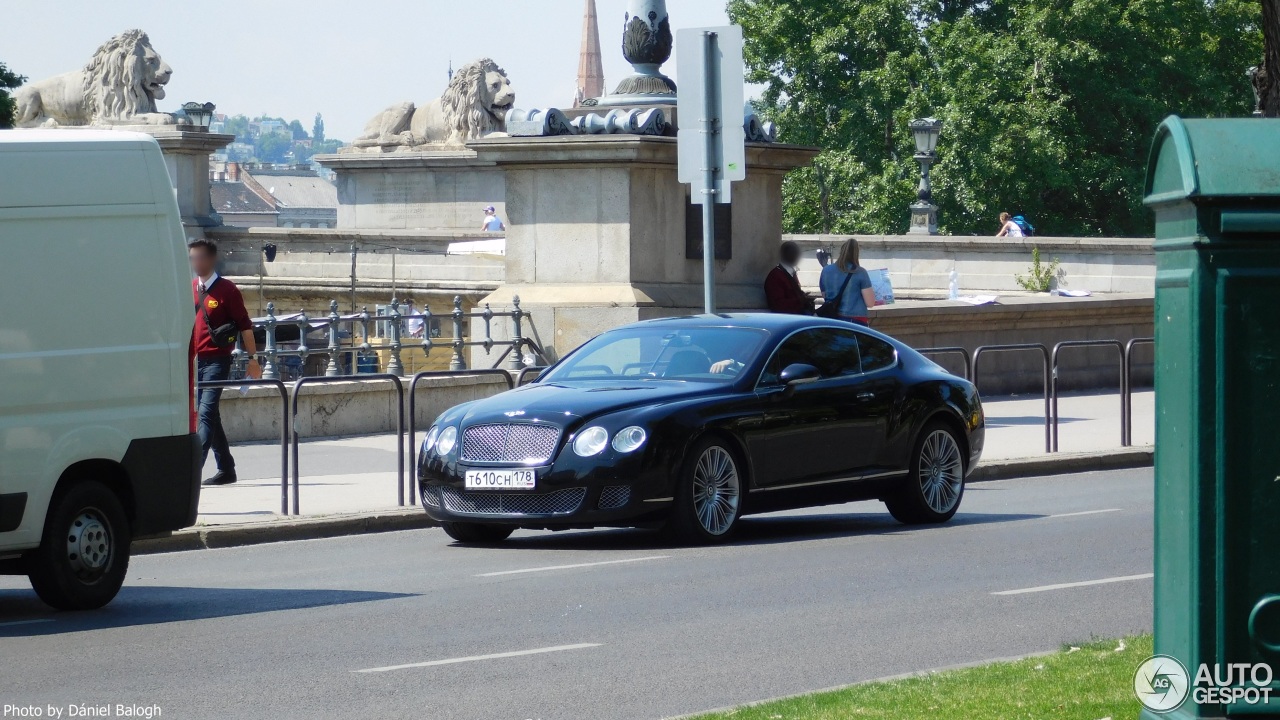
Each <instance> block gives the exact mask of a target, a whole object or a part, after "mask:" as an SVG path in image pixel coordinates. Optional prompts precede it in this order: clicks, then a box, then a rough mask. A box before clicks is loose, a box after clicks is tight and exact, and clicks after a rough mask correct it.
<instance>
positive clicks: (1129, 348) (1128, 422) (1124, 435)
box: [1120, 337, 1156, 447]
mask: <svg viewBox="0 0 1280 720" xmlns="http://www.w3.org/2000/svg"><path fill="white" fill-rule="evenodd" d="M1155 343H1156V339H1155V338H1150V337H1143V338H1133V339H1131V340H1129V342H1127V343H1125V346H1124V391H1123V392H1124V418H1123V423H1124V424H1123V426H1122V427H1121V428H1120V444H1121V445H1122V446H1124V447H1133V349H1134V348H1135V347H1137V346H1139V345H1155Z"/></svg>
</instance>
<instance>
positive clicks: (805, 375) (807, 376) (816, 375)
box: [778, 363, 822, 387]
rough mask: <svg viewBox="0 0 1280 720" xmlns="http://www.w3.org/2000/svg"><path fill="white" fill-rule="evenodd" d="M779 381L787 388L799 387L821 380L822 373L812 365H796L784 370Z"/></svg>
mask: <svg viewBox="0 0 1280 720" xmlns="http://www.w3.org/2000/svg"><path fill="white" fill-rule="evenodd" d="M778 379H779V380H781V381H782V384H783V385H786V386H787V387H795V386H797V385H805V384H807V383H811V382H817V381H818V380H821V379H822V373H820V372H818V368H816V367H814V366H812V365H806V364H804V363H795V364H792V365H788V366H787V367H786V368H784V369H783V371H782V374H781V375H779V376H778Z"/></svg>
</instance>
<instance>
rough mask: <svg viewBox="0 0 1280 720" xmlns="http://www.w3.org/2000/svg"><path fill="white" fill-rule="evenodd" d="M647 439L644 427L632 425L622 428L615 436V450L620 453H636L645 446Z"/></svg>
mask: <svg viewBox="0 0 1280 720" xmlns="http://www.w3.org/2000/svg"><path fill="white" fill-rule="evenodd" d="M646 437H647V436H646V435H645V432H644V428H642V427H637V426H635V425H632V426H631V427H625V428H622V429H621V430H619V431H618V434H617V435H614V436H613V449H614V450H617V451H618V452H620V453H629V452H635V451H636V450H639V449H640V446H641V445H643V444H644V441H645V438H646Z"/></svg>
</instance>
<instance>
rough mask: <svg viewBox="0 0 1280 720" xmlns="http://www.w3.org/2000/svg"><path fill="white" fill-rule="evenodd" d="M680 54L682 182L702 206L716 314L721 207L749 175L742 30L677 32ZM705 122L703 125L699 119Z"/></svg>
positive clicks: (708, 301)
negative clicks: (682, 122)
mask: <svg viewBox="0 0 1280 720" xmlns="http://www.w3.org/2000/svg"><path fill="white" fill-rule="evenodd" d="M676 46H677V52H678V53H679V57H678V64H679V75H680V90H679V100H678V107H679V109H680V117H684V118H688V119H689V120H690V122H686V123H685V124H684V127H682V128H680V146H679V155H680V163H679V166H678V177H679V179H680V182H682V183H687V184H689V186H690V189H689V200H690V201H691V202H692V203H694V204H700V205H702V282H703V309H704V310H705V311H706V312H707V313H714V312H715V311H716V295H715V269H716V207H715V206H716V205H727V204H729V202H730V200H731V199H732V197H733V182H734V181H738V180H744V179H746V177H747V156H746V134H745V131H744V129H743V123H742V120H741V118H742V115H743V109H742V108H743V105H744V102H743V82H742V75H743V62H742V28H740V27H738V26H736V25H727V26H722V27H707V28H686V29H684V30H681V31H679V32H678V33H677V34H676ZM695 119H699V120H698V121H697V122H693V120H695Z"/></svg>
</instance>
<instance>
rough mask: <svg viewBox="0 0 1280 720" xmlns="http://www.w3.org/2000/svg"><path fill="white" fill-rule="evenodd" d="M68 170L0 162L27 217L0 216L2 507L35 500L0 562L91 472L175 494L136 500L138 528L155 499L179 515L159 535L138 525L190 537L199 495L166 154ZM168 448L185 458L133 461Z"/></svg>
mask: <svg viewBox="0 0 1280 720" xmlns="http://www.w3.org/2000/svg"><path fill="white" fill-rule="evenodd" d="M63 157H64V153H59V152H52V153H50V154H48V155H46V154H45V153H43V152H40V151H37V150H33V151H31V152H25V151H19V152H12V151H10V152H4V153H0V195H6V196H7V197H9V198H12V197H15V195H16V193H15V195H9V194H8V193H9V192H10V190H11V186H21V187H23V188H24V189H23V193H22V195H23V197H24V199H25V200H26V201H27V202H28V203H30V204H28V205H26V206H22V207H14V206H13V203H6V204H7V205H9V207H0V253H2V255H0V256H3V257H4V258H5V260H4V262H2V263H0V287H3V288H4V297H5V299H6V301H7V302H6V303H5V304H6V306H7V308H8V310H9V312H7V313H6V316H5V318H4V319H3V320H2V321H0V378H3V379H4V380H3V382H0V495H3V494H6V493H16V492H26V493H28V498H27V503H26V508H25V513H24V517H23V518H22V521H21V524H20V525H19V527H18V529H17V530H16V531H15V532H10V533H0V551H2V550H12V549H25V548H29V547H32V546H34V545H36V544H38V543H39V541H40V535H41V533H42V530H43V525H44V518H45V515H46V513H47V510H48V506H49V501H50V496H51V494H52V492H53V490H54V487H55V486H56V484H57V482H58V479H59V478H60V477H61V475H62V473H63V472H64V471H65V470H66V469H67V468H68V467H70V466H72V465H74V464H75V463H78V462H81V461H84V460H108V461H112V462H116V463H123V462H125V460H126V458H128V459H129V461H130V463H131V464H132V466H133V467H134V468H136V469H138V470H139V471H140V472H142V473H143V474H144V475H150V476H154V477H159V476H164V478H165V480H164V481H163V482H164V483H168V484H170V485H173V486H175V487H174V488H169V489H164V488H162V489H160V490H159V491H157V490H156V489H155V488H154V487H152V488H151V489H147V488H145V487H137V486H136V484H135V492H134V494H135V495H142V494H147V495H148V496H147V497H146V498H145V499H143V500H142V501H141V502H139V501H138V500H137V499H136V498H135V507H134V508H132V509H133V510H134V513H135V514H137V513H138V511H140V510H143V509H144V508H143V504H144V503H146V504H151V503H152V501H153V499H154V500H155V502H161V503H165V504H168V503H176V504H177V505H178V508H176V509H167V510H166V512H165V513H164V515H165V517H164V518H162V519H161V520H162V521H161V522H155V521H152V520H150V519H146V520H144V519H143V518H142V517H141V516H139V522H138V524H139V525H140V526H148V527H152V529H153V531H155V530H160V529H176V528H177V527H182V526H184V525H188V524H190V522H191V519H190V517H191V507H193V506H194V503H195V500H194V499H192V498H193V497H194V496H196V495H197V494H198V480H199V476H198V473H194V472H193V471H192V464H193V463H194V462H195V461H194V460H193V459H192V458H191V456H190V452H191V450H190V444H191V435H190V432H189V430H190V428H189V424H188V423H189V421H188V413H187V408H188V398H187V395H188V393H189V387H188V385H187V381H186V369H185V368H186V367H187V365H188V364H189V361H188V359H187V358H188V344H189V341H190V332H191V330H190V328H191V318H192V313H193V311H192V308H191V301H190V298H189V295H190V290H189V289H187V291H186V293H185V294H184V293H183V292H182V289H183V287H184V286H185V270H184V265H185V262H184V261H183V259H182V258H181V256H180V253H182V250H181V248H182V245H183V235H182V232H181V229H180V225H178V220H177V206H176V201H175V200H174V197H173V192H172V189H171V188H170V186H169V185H168V183H167V182H166V183H165V184H164V186H163V187H161V188H156V187H154V185H155V184H156V175H155V172H154V168H155V167H156V166H157V165H156V163H159V167H161V168H163V160H162V158H161V154H160V150H159V147H158V146H156V145H154V143H152V144H150V145H149V146H148V145H145V144H143V145H133V146H122V147H121V149H119V150H116V149H114V148H112V149H87V150H83V151H81V152H78V153H75V155H74V160H75V164H74V167H75V172H74V173H70V171H69V170H68V168H66V167H63V166H64V165H66V163H62V162H60V161H59V160H60V159H61V158H63ZM15 168H22V170H21V172H12V170H14V169H15ZM167 179H168V178H167V176H165V177H164V180H166V181H167ZM122 181H127V183H128V190H127V191H125V190H121V189H120V187H119V185H120V184H121V182H122ZM99 190H101V192H100V193H99V192H97V191H99ZM95 193H97V194H95ZM141 197H146V198H147V199H148V200H149V202H145V203H141V202H136V200H139V199H141ZM120 200H128V201H130V202H126V203H124V204H121V203H119V202H118V201H120ZM113 201H114V202H113ZM72 203H75V204H72ZM175 227H176V229H175ZM152 439H155V440H152ZM162 443H171V444H172V445H173V447H175V448H176V447H177V446H178V445H179V444H181V445H182V446H183V448H184V449H185V452H178V451H177V450H164V451H163V452H157V455H156V457H154V458H147V459H146V460H142V459H138V458H139V457H140V454H141V455H145V454H147V453H148V451H149V450H152V449H157V448H159V447H160V445H161V444H162ZM166 447H167V446H166ZM131 452H132V456H131V455H130V453H131ZM175 456H178V457H175ZM164 458H169V460H168V461H165V460H164ZM166 462H168V463H171V464H169V465H166ZM166 467H167V468H168V469H165V468H166ZM126 469H128V468H126ZM131 480H134V478H132V477H131ZM149 484H151V485H157V484H162V483H161V481H159V480H153V481H151V483H149ZM151 493H155V494H156V495H155V497H154V498H152V497H151ZM177 516H181V517H177ZM177 520H181V521H182V522H181V524H175V523H176V522H177ZM160 526H164V527H160Z"/></svg>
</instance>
